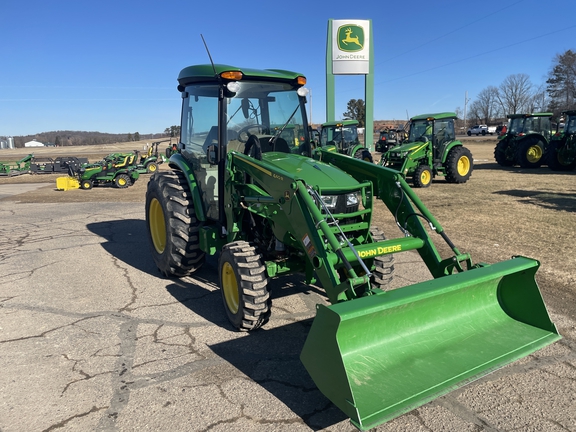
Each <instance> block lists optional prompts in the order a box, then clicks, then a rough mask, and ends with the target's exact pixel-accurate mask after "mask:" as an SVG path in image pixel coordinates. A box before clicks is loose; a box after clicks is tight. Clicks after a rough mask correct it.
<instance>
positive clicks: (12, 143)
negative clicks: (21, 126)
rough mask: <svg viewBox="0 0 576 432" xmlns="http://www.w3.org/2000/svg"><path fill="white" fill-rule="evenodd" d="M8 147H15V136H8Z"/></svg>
mask: <svg viewBox="0 0 576 432" xmlns="http://www.w3.org/2000/svg"><path fill="white" fill-rule="evenodd" d="M8 148H9V149H13V148H14V137H8Z"/></svg>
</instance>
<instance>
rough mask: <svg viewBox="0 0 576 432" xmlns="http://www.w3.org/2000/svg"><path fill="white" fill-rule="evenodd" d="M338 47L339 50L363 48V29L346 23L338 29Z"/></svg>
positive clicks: (351, 50) (352, 50)
mask: <svg viewBox="0 0 576 432" xmlns="http://www.w3.org/2000/svg"><path fill="white" fill-rule="evenodd" d="M338 48H339V49H340V50H341V51H348V52H354V51H360V50H362V49H363V48H364V29H363V28H362V27H360V26H357V25H352V24H348V25H345V26H342V27H340V28H339V29H338Z"/></svg>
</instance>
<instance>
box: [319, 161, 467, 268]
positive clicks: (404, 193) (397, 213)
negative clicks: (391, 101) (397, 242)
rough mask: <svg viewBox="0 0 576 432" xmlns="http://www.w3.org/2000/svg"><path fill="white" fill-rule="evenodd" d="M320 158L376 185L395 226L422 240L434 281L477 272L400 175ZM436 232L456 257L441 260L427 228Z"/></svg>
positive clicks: (422, 252)
mask: <svg viewBox="0 0 576 432" xmlns="http://www.w3.org/2000/svg"><path fill="white" fill-rule="evenodd" d="M316 155H317V158H318V159H319V160H321V161H323V162H326V163H329V164H332V165H334V166H336V167H339V168H340V169H343V170H345V171H346V172H347V173H348V174H350V175H351V176H352V177H354V178H355V179H356V180H357V181H361V182H366V181H369V182H371V183H372V185H373V192H374V196H375V197H377V198H379V199H380V200H382V202H383V203H384V204H385V205H386V207H387V208H388V210H389V211H390V213H391V214H393V215H394V217H395V218H396V222H397V224H398V226H399V227H400V229H402V230H403V231H404V233H405V235H407V236H412V237H416V238H419V239H421V240H422V241H423V247H421V248H419V249H418V253H419V254H420V256H421V258H422V260H423V261H424V263H425V264H426V266H427V267H428V270H429V271H430V273H431V274H432V276H433V277H434V278H437V277H441V276H446V275H448V274H452V273H453V272H454V271H455V270H457V271H463V270H464V267H463V266H462V265H461V263H462V262H465V264H466V268H467V269H470V268H474V267H476V266H474V265H473V264H472V261H471V259H470V256H469V255H468V254H462V253H460V251H459V250H458V249H457V248H456V247H455V246H454V244H452V242H451V241H450V239H449V238H448V237H447V236H446V233H445V232H444V228H443V227H442V226H441V225H440V223H439V222H438V221H437V220H436V218H435V217H434V216H433V215H432V214H431V213H430V211H429V210H428V209H427V208H426V206H425V205H424V204H423V203H422V201H421V200H420V199H419V198H418V196H417V195H416V194H415V193H414V191H413V190H412V189H411V188H410V186H409V185H408V183H406V181H405V180H404V178H403V177H402V175H400V173H399V172H397V171H395V170H392V169H390V168H386V167H383V166H380V165H376V164H372V163H368V162H365V161H362V160H359V159H352V158H349V157H346V156H344V155H341V154H338V153H332V152H327V151H323V150H318V151H317V153H316ZM423 221H426V222H427V223H428V225H429V226H430V228H431V229H432V230H434V231H436V232H437V233H438V234H439V235H440V236H442V238H443V239H444V240H445V241H446V242H447V243H448V245H449V246H450V248H451V249H452V251H453V252H454V256H453V257H450V258H448V259H446V260H442V259H441V257H440V255H439V253H438V250H437V249H436V246H435V245H434V243H433V241H432V239H431V237H430V235H429V234H428V232H427V230H426V227H425V225H424V223H423Z"/></svg>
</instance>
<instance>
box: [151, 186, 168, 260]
mask: <svg viewBox="0 0 576 432" xmlns="http://www.w3.org/2000/svg"><path fill="white" fill-rule="evenodd" d="M148 223H149V227H150V237H152V243H153V244H154V249H156V252H158V253H159V254H161V253H163V252H164V249H165V248H166V222H165V220H164V212H163V211H162V206H161V205H160V202H159V201H158V200H157V199H156V198H153V199H152V201H150V210H149V212H148Z"/></svg>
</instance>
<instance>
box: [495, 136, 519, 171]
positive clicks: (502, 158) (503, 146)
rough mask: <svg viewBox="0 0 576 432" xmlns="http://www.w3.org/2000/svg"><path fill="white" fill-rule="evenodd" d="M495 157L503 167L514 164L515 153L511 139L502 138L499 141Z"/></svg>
mask: <svg viewBox="0 0 576 432" xmlns="http://www.w3.org/2000/svg"><path fill="white" fill-rule="evenodd" d="M494 159H495V160H496V163H497V164H498V165H500V166H503V167H509V166H512V165H514V155H512V146H511V145H510V141H509V140H507V139H502V140H500V141H498V144H496V148H495V149H494Z"/></svg>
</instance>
